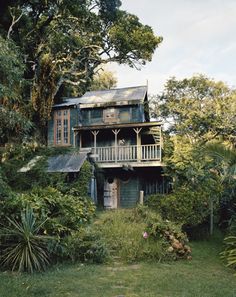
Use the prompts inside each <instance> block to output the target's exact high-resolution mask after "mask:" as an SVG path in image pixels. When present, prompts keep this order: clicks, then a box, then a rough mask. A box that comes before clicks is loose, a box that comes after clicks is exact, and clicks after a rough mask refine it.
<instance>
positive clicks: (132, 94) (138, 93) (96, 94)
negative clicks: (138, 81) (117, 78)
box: [54, 86, 147, 107]
mask: <svg viewBox="0 0 236 297" xmlns="http://www.w3.org/2000/svg"><path fill="white" fill-rule="evenodd" d="M146 94H147V86H138V87H129V88H121V89H111V90H102V91H91V92H86V93H85V94H84V95H83V96H82V97H80V98H66V99H65V100H64V102H63V103H61V104H56V105H54V107H66V106H72V105H80V106H81V107H83V104H86V105H89V104H91V105H95V104H101V105H103V104H109V103H117V102H124V101H127V102H132V101H134V102H135V101H137V102H139V101H143V100H144V99H145V96H146Z"/></svg>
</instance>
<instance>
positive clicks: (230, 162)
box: [207, 144, 236, 267]
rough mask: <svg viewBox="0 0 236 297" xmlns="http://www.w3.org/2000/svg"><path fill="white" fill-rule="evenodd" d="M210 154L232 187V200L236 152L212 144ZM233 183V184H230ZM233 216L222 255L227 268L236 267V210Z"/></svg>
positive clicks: (235, 175) (235, 172)
mask: <svg viewBox="0 0 236 297" xmlns="http://www.w3.org/2000/svg"><path fill="white" fill-rule="evenodd" d="M207 151H208V153H209V154H210V155H211V156H212V157H213V158H214V160H215V161H216V164H217V166H218V168H219V169H220V175H221V177H222V182H226V183H227V186H228V187H230V185H231V187H232V191H231V194H230V195H229V196H231V197H230V199H232V198H233V196H235V193H234V188H235V186H234V187H233V186H232V185H235V180H236V150H235V149H231V148H226V147H225V146H223V145H222V144H210V145H208V146H207ZM229 181H233V183H229ZM231 212H232V215H231V219H230V221H229V225H230V227H231V228H230V233H231V235H230V236H226V238H225V239H224V244H225V249H224V251H223V252H222V253H221V257H222V258H223V259H225V260H226V262H227V266H231V267H236V236H235V235H236V228H235V225H236V215H235V212H234V210H233V209H232V210H231Z"/></svg>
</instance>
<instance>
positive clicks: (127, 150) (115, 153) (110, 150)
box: [93, 144, 161, 163]
mask: <svg viewBox="0 0 236 297" xmlns="http://www.w3.org/2000/svg"><path fill="white" fill-rule="evenodd" d="M93 154H94V156H95V161H96V162H98V163H110V162H115V163H117V162H136V161H137V162H146V161H161V147H160V145H159V144H145V145H129V146H117V147H115V146H110V147H96V148H93Z"/></svg>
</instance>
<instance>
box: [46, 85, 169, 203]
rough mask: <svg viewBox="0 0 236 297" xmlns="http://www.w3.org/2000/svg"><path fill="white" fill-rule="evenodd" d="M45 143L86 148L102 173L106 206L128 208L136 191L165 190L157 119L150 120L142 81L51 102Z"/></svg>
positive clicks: (145, 89) (80, 148)
mask: <svg viewBox="0 0 236 297" xmlns="http://www.w3.org/2000/svg"><path fill="white" fill-rule="evenodd" d="M48 144H49V145H52V146H74V147H77V148H78V150H79V151H80V152H81V153H82V152H86V151H87V152H90V157H92V158H93V159H94V161H95V162H96V163H97V164H98V166H99V167H100V168H102V169H103V172H104V184H103V185H102V188H103V190H104V191H103V197H102V200H103V204H104V206H105V207H106V208H117V207H133V206H135V205H136V203H137V202H138V200H139V195H140V191H144V194H145V195H148V194H151V193H155V192H164V191H165V189H164V188H165V181H164V177H163V175H162V166H163V164H162V137H161V123H160V122H154V121H150V118H149V108H148V98H147V87H146V86H139V87H130V88H122V89H112V90H105V91H92V92H87V93H85V94H84V95H83V96H82V97H80V98H67V99H65V100H64V102H63V103H61V104H57V105H54V107H53V114H52V119H51V120H50V122H49V130H48Z"/></svg>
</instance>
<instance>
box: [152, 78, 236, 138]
mask: <svg viewBox="0 0 236 297" xmlns="http://www.w3.org/2000/svg"><path fill="white" fill-rule="evenodd" d="M158 99H159V100H158V101H159V102H158V106H157V108H156V113H158V114H159V115H161V117H163V118H164V119H165V120H166V121H168V122H169V132H171V133H174V134H178V135H182V136H185V137H187V138H188V139H189V141H190V142H191V143H196V142H198V141H200V142H201V143H205V142H207V141H209V140H212V139H214V138H216V137H218V136H222V137H225V138H230V137H233V135H235V132H236V118H235V117H236V116H235V115H236V91H235V90H233V89H230V88H229V87H228V86H227V85H226V84H224V83H223V82H215V81H214V80H212V79H209V78H207V77H205V76H203V75H197V76H193V77H192V78H189V79H183V80H177V79H176V78H171V79H169V80H168V81H167V83H166V86H165V90H164V92H163V94H162V95H161V96H160V97H159V98H158Z"/></svg>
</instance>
